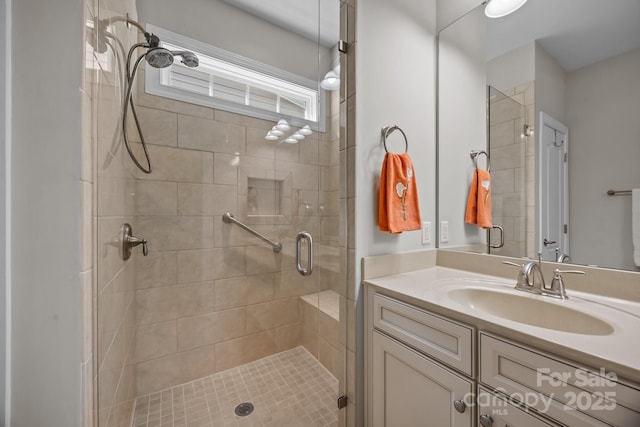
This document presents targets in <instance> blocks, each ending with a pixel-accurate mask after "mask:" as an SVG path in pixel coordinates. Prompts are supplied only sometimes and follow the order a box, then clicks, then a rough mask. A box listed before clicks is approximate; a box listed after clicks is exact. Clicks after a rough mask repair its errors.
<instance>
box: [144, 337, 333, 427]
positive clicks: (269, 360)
mask: <svg viewBox="0 0 640 427" xmlns="http://www.w3.org/2000/svg"><path fill="white" fill-rule="evenodd" d="M337 396H338V381H337V380H336V379H335V378H334V377H333V376H332V375H331V374H330V373H329V372H328V371H327V370H326V369H325V368H324V367H323V366H322V365H321V364H320V363H319V362H318V360H316V359H315V358H314V357H313V356H312V355H311V354H310V353H309V352H307V351H306V350H305V349H304V348H303V347H296V348H294V349H291V350H287V351H284V352H282V353H277V354H274V355H272V356H268V357H265V358H262V359H260V360H256V361H255V362H251V363H248V364H246V365H242V366H238V367H236V368H233V369H228V370H226V371H222V372H218V373H216V374H214V375H211V376H208V377H204V378H200V379H198V380H195V381H192V382H189V383H186V384H181V385H178V386H175V387H173V388H170V389H167V390H164V391H160V392H157V393H153V394H150V395H147V396H141V397H138V398H137V399H136V402H135V411H134V414H133V420H132V426H133V427H165V426H168V427H227V426H234V427H235V426H238V427H244V426H255V427H258V426H264V427H315V426H323V427H325V426H326V427H337V426H338V410H337V409H336V401H335V400H336V397H337ZM243 402H251V403H252V404H253V405H254V406H255V409H254V411H253V412H252V413H251V414H250V415H247V416H244V417H240V416H237V415H236V414H235V412H234V409H235V407H236V406H237V405H238V404H240V403H243Z"/></svg>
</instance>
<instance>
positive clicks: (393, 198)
mask: <svg viewBox="0 0 640 427" xmlns="http://www.w3.org/2000/svg"><path fill="white" fill-rule="evenodd" d="M378 228H380V231H388V232H389V233H394V234H397V233H402V232H403V231H411V230H420V206H419V204H418V187H417V186H416V175H415V171H414V169H413V162H412V161H411V157H409V155H408V154H407V153H402V154H393V153H387V154H386V156H385V157H384V162H383V163H382V171H381V172H380V199H379V203H378Z"/></svg>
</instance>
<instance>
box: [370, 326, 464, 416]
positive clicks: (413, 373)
mask: <svg viewBox="0 0 640 427" xmlns="http://www.w3.org/2000/svg"><path fill="white" fill-rule="evenodd" d="M372 351H373V357H372V361H373V372H372V376H373V378H372V383H371V387H372V389H371V391H372V393H371V395H372V400H373V401H372V402H370V403H371V404H372V405H373V408H372V411H371V413H372V415H373V423H372V425H373V427H414V426H423V427H427V426H438V427H447V426H455V427H470V426H471V425H472V422H473V410H472V408H471V407H467V408H466V409H463V412H459V411H458V410H457V409H456V408H455V407H454V402H455V401H456V400H462V401H464V400H466V401H467V402H470V403H471V402H473V383H472V382H471V381H470V380H468V379H465V378H463V377H461V376H459V375H457V374H455V373H453V372H452V371H450V370H449V369H447V368H445V367H443V366H441V365H439V364H437V363H436V362H434V361H432V360H430V359H428V358H426V357H425V356H423V355H421V354H420V353H418V352H416V351H414V350H412V349H410V348H409V347H406V346H404V345H402V344H399V343H398V342H396V341H394V340H392V339H390V338H388V337H387V336H385V335H383V334H381V333H379V332H377V331H374V332H373V342H372ZM458 406H460V405H458ZM459 409H461V408H459Z"/></svg>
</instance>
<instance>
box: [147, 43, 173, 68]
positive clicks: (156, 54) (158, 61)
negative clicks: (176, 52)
mask: <svg viewBox="0 0 640 427" xmlns="http://www.w3.org/2000/svg"><path fill="white" fill-rule="evenodd" d="M144 58H145V59H146V60H147V62H148V63H149V65H151V66H152V67H153V68H166V67H168V66H169V65H171V64H173V53H171V51H170V50H169V49H165V48H163V47H153V48H151V49H149V50H148V51H147V53H146V54H145V55H144Z"/></svg>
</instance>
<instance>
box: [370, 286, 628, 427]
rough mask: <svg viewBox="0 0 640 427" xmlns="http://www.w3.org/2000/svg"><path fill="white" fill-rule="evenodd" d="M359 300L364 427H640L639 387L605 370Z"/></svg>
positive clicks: (381, 302) (390, 302)
mask: <svg viewBox="0 0 640 427" xmlns="http://www.w3.org/2000/svg"><path fill="white" fill-rule="evenodd" d="M365 295H366V303H365V313H366V318H365V322H366V323H365V331H366V337H367V338H366V342H365V345H366V348H367V355H366V365H367V368H366V369H367V370H366V377H365V381H366V390H367V416H366V417H367V418H366V425H367V426H372V427H405V426H406V427H413V426H434V427H435V426H437V427H447V426H465V427H467V426H469V427H473V426H478V427H506V426H509V427H541V426H554V427H556V426H570V427H573V426H580V427H582V426H585V427H605V426H615V427H638V426H640V386H638V384H634V383H632V382H629V381H625V380H623V379H620V378H617V376H616V375H615V374H614V373H613V372H609V371H608V370H607V369H606V367H603V368H602V369H593V368H585V367H583V366H582V365H580V364H578V363H574V362H572V361H570V360H566V359H563V358H561V357H557V356H555V355H553V354H548V353H545V352H544V351H541V350H539V349H536V348H533V347H529V346H527V345H524V344H522V343H520V342H518V341H512V340H510V339H507V338H504V337H502V336H499V335H494V334H493V332H490V331H486V330H485V327H486V325H483V327H482V329H483V330H480V331H478V332H477V333H476V329H475V328H474V327H473V326H469V325H466V324H463V323H460V322H458V321H456V320H454V319H451V318H447V317H444V316H442V315H438V314H434V313H432V312H429V311H427V310H425V309H423V308H420V307H416V306H414V305H412V304H409V303H407V302H403V301H401V300H399V299H396V298H391V297H390V296H388V295H385V294H383V293H382V292H380V291H378V290H377V289H376V288H374V287H371V286H367V287H366V292H365ZM524 339H526V337H525V338H523V340H524ZM476 340H477V342H476ZM630 345H633V344H630Z"/></svg>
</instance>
